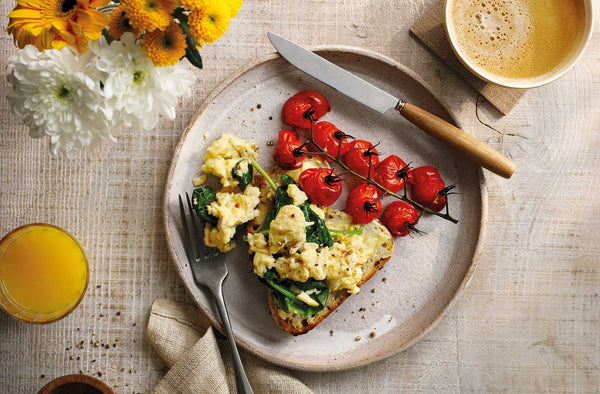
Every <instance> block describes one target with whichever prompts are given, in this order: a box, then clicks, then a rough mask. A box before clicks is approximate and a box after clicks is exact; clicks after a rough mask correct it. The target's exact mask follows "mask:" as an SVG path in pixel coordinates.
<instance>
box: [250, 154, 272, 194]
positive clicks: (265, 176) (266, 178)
mask: <svg viewBox="0 0 600 394" xmlns="http://www.w3.org/2000/svg"><path fill="white" fill-rule="evenodd" d="M248 160H249V161H250V165H251V166H252V167H254V169H255V170H256V171H258V172H259V174H260V175H262V176H263V178H265V180H266V181H267V183H268V184H269V185H270V186H271V187H272V188H273V190H277V185H276V184H275V182H273V178H271V177H270V176H269V174H267V172H266V171H265V170H264V169H263V168H262V167H261V166H260V165H259V164H258V163H257V162H256V161H254V159H253V158H249V159H248Z"/></svg>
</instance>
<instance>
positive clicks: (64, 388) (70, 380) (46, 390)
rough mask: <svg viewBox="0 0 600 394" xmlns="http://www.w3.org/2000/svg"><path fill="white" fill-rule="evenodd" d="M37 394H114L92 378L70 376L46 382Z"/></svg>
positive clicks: (80, 375)
mask: <svg viewBox="0 0 600 394" xmlns="http://www.w3.org/2000/svg"><path fill="white" fill-rule="evenodd" d="M38 394H114V391H112V389H111V388H110V387H108V385H107V384H106V383H104V382H103V381H101V380H98V379H96V378H94V377H92V376H89V375H83V374H72V375H64V376H60V377H58V378H56V379H54V380H52V381H50V382H48V384H46V385H45V386H44V387H42V388H41V390H40V391H38Z"/></svg>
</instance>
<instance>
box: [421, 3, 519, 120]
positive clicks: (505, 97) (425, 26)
mask: <svg viewBox="0 0 600 394" xmlns="http://www.w3.org/2000/svg"><path fill="white" fill-rule="evenodd" d="M410 31H411V33H412V34H414V35H415V37H417V38H418V39H419V40H420V41H421V42H422V43H423V44H424V45H425V46H426V47H428V48H429V49H431V50H432V51H433V53H435V54H436V55H437V56H438V57H439V58H440V59H442V60H443V61H444V62H445V63H446V64H447V65H448V66H450V67H451V68H452V69H453V70H454V71H455V72H456V73H458V75H460V76H461V78H463V79H464V80H465V82H467V83H468V84H469V85H471V87H472V88H473V89H475V90H476V91H478V92H480V93H481V95H482V96H483V97H485V98H486V99H487V100H488V101H489V102H490V104H492V105H493V106H494V107H496V108H497V109H498V110H499V111H500V112H502V114H504V115H506V114H508V113H509V112H510V111H511V110H512V109H513V108H514V107H515V105H517V103H518V102H519V100H520V99H521V97H523V95H525V93H526V92H527V91H526V90H524V89H510V88H503V87H501V86H496V85H494V84H491V83H488V82H485V81H484V80H482V79H479V78H478V77H476V76H475V75H473V74H472V73H471V72H470V71H469V70H467V68H466V67H465V66H463V65H462V63H461V62H460V60H458V58H457V57H456V55H455V54H454V52H453V51H452V48H451V47H450V43H449V42H448V38H447V37H446V31H445V30H444V0H436V1H435V2H434V3H433V5H432V6H431V7H429V9H428V10H427V11H425V13H424V14H423V16H421V18H419V20H417V22H415V24H414V25H413V26H412V27H411V28H410Z"/></svg>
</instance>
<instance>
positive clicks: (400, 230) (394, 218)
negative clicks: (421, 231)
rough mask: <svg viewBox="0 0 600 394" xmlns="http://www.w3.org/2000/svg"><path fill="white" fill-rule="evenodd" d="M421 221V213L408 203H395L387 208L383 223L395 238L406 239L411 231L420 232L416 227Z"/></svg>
mask: <svg viewBox="0 0 600 394" xmlns="http://www.w3.org/2000/svg"><path fill="white" fill-rule="evenodd" d="M418 221H419V212H417V210H416V209H415V207H413V206H412V205H410V204H409V203H407V202H404V201H394V202H393V203H391V204H390V205H388V206H387V207H386V208H385V211H384V212H383V215H382V216H381V222H382V223H383V224H384V225H385V227H387V229H388V230H390V233H392V235H393V236H394V237H404V236H405V235H408V234H409V233H410V232H411V231H418V230H417V229H416V228H415V225H416V224H417V222H418Z"/></svg>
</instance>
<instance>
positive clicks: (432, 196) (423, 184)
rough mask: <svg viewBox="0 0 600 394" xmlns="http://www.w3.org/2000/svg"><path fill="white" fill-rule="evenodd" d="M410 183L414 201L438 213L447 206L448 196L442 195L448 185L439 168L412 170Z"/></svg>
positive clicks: (428, 167) (429, 167)
mask: <svg viewBox="0 0 600 394" xmlns="http://www.w3.org/2000/svg"><path fill="white" fill-rule="evenodd" d="M408 183H409V184H410V185H411V188H410V197H411V199H412V200H413V201H415V202H418V203H419V204H421V205H423V206H425V207H427V208H429V209H432V210H434V211H436V212H439V211H440V210H442V208H444V207H445V206H446V196H445V195H443V194H441V193H440V192H442V191H443V190H444V188H445V187H446V185H445V184H444V181H443V180H442V176H441V175H440V173H439V171H438V170H437V168H435V167H432V166H423V167H417V168H415V169H413V170H411V172H410V175H409V178H408Z"/></svg>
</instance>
